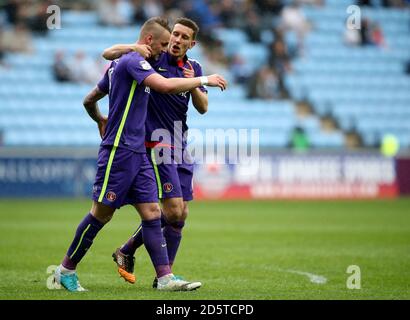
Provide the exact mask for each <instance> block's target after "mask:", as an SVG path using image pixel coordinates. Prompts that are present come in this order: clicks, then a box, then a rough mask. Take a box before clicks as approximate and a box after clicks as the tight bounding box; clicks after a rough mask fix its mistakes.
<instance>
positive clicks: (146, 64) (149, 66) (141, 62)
mask: <svg viewBox="0 0 410 320" xmlns="http://www.w3.org/2000/svg"><path fill="white" fill-rule="evenodd" d="M140 65H141V67H142V69H144V70H149V69H151V65H150V64H149V63H148V62H147V61H145V60H142V61H140Z"/></svg>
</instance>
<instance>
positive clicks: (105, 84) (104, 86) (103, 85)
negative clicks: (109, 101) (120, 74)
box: [97, 63, 112, 94]
mask: <svg viewBox="0 0 410 320" xmlns="http://www.w3.org/2000/svg"><path fill="white" fill-rule="evenodd" d="M111 66H112V63H111V64H110V66H109V67H108V68H107V70H106V71H105V73H104V76H103V77H102V79H101V80H100V81H99V82H98V84H97V87H98V89H100V91H102V92H104V93H107V94H108V93H109V91H110V79H109V77H108V70H110V68H111Z"/></svg>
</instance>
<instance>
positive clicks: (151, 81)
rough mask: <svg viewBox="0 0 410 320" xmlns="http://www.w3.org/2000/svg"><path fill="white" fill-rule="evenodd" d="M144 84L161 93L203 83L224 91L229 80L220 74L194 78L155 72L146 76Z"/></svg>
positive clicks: (174, 91) (190, 88)
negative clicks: (167, 75)
mask: <svg viewBox="0 0 410 320" xmlns="http://www.w3.org/2000/svg"><path fill="white" fill-rule="evenodd" d="M144 85H146V86H148V87H150V88H151V89H154V90H155V91H157V92H159V93H165V94H177V93H180V92H185V91H191V90H192V89H194V88H197V87H199V86H203V85H208V86H210V87H218V88H220V89H221V90H222V91H223V90H225V89H226V88H227V86H228V82H227V81H226V80H225V79H224V78H223V77H222V76H221V75H219V74H212V75H210V76H202V77H194V78H165V77H163V76H161V75H160V74H158V73H153V74H151V75H149V76H148V77H146V78H145V80H144Z"/></svg>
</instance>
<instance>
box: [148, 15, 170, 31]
mask: <svg viewBox="0 0 410 320" xmlns="http://www.w3.org/2000/svg"><path fill="white" fill-rule="evenodd" d="M158 25H159V26H161V27H163V28H164V29H166V30H168V31H169V32H171V28H170V26H169V21H168V19H167V18H163V17H152V18H150V19H148V20H147V21H145V23H144V24H143V25H142V27H141V33H146V32H150V31H152V30H153V29H154V28H155V27H157V26H158Z"/></svg>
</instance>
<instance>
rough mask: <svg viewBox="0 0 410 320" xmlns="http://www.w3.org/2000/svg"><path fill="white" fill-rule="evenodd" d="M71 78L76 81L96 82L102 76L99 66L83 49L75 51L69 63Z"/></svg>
mask: <svg viewBox="0 0 410 320" xmlns="http://www.w3.org/2000/svg"><path fill="white" fill-rule="evenodd" d="M68 67H69V70H70V76H71V79H72V80H73V81H75V82H78V83H91V84H92V83H96V82H98V81H99V80H100V78H101V76H102V71H101V68H100V66H99V65H98V64H97V63H96V61H94V60H93V59H91V58H90V57H88V56H87V55H86V54H85V53H84V52H83V51H77V52H76V53H75V55H74V57H73V58H72V59H71V61H70V63H69V65H68Z"/></svg>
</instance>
